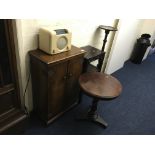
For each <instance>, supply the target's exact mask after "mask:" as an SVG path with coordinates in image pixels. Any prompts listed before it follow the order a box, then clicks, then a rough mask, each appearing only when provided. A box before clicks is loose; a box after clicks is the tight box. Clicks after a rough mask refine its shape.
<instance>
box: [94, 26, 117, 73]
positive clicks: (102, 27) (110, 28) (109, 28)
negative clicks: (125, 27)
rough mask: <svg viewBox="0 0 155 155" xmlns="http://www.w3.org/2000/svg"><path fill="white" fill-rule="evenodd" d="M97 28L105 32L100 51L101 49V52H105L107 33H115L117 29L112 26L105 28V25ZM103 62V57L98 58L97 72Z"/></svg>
mask: <svg viewBox="0 0 155 155" xmlns="http://www.w3.org/2000/svg"><path fill="white" fill-rule="evenodd" d="M99 28H100V29H103V30H105V37H104V40H103V45H102V49H101V52H105V51H104V50H105V45H106V42H107V38H108V34H109V32H110V31H117V28H114V27H112V26H105V25H100V26H99ZM103 60H104V57H100V58H99V63H98V66H97V68H98V70H101V68H102V64H103Z"/></svg>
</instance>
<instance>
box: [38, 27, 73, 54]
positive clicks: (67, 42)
mask: <svg viewBox="0 0 155 155" xmlns="http://www.w3.org/2000/svg"><path fill="white" fill-rule="evenodd" d="M71 36H72V34H71V32H70V31H69V30H67V29H53V28H50V27H45V28H40V30H39V49H41V50H42V51H44V52H46V53H48V54H57V53H61V52H65V51H69V50H70V49H71Z"/></svg>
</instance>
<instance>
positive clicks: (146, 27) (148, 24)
mask: <svg viewBox="0 0 155 155" xmlns="http://www.w3.org/2000/svg"><path fill="white" fill-rule="evenodd" d="M140 33H141V34H143V33H149V34H150V35H151V38H150V41H151V44H152V43H153V40H155V19H145V20H144V22H143V25H142V28H141V31H140ZM150 48H151V47H148V49H147V51H146V53H145V55H144V58H143V60H144V59H146V57H147V55H148V53H149V50H150Z"/></svg>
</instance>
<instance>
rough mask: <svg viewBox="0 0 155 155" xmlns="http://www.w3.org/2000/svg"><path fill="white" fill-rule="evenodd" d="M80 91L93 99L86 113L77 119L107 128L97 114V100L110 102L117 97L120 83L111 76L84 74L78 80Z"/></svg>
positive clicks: (93, 73)
mask: <svg viewBox="0 0 155 155" xmlns="http://www.w3.org/2000/svg"><path fill="white" fill-rule="evenodd" d="M79 83H80V87H81V89H82V91H83V92H84V93H86V94H87V95H89V96H91V97H93V103H92V106H91V109H90V110H89V111H88V113H85V114H83V115H82V116H80V117H79V118H78V119H80V120H90V121H93V122H96V123H99V124H100V125H102V126H103V127H107V125H108V124H107V123H106V122H105V121H104V120H103V119H102V118H101V117H100V116H99V115H98V114H97V104H98V101H99V100H112V99H114V98H116V97H118V96H119V95H120V93H121V91H122V86H121V84H120V82H119V81H118V80H117V79H116V78H114V77H113V76H111V75H107V74H104V73H100V72H91V73H84V74H82V75H81V76H80V78H79Z"/></svg>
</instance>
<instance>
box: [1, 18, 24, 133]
mask: <svg viewBox="0 0 155 155" xmlns="http://www.w3.org/2000/svg"><path fill="white" fill-rule="evenodd" d="M12 26H13V25H12V20H2V19H1V20H0V134H21V133H22V131H23V130H24V128H25V125H26V120H27V115H26V114H25V112H24V111H23V110H22V109H21V101H20V95H19V83H18V82H19V81H18V72H17V62H16V54H15V47H14V37H13V27H12Z"/></svg>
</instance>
